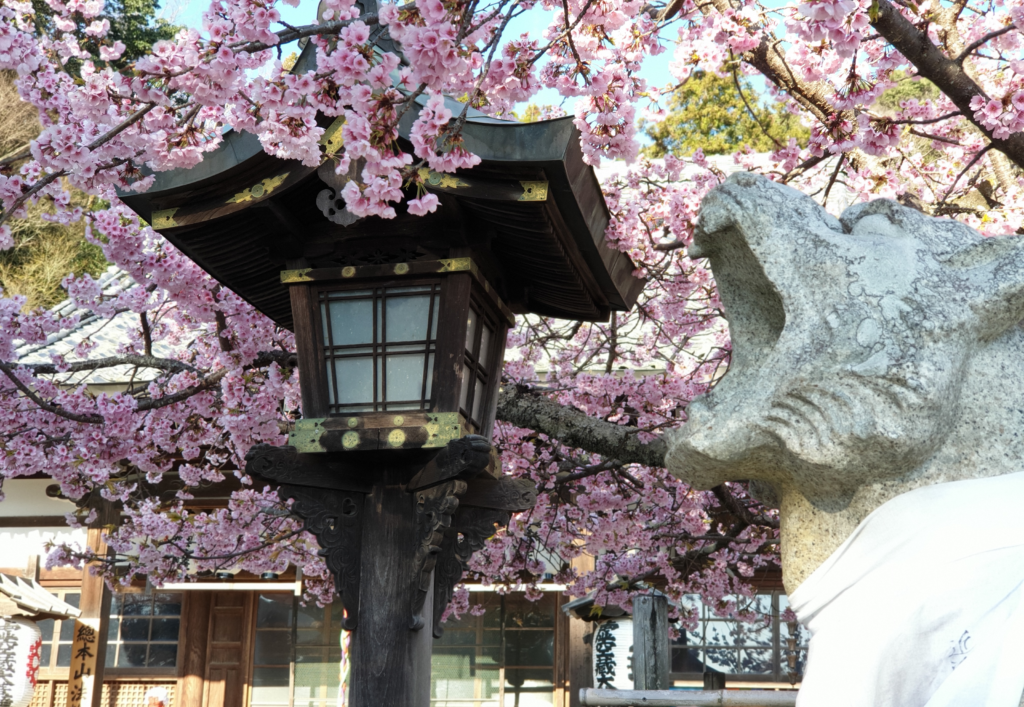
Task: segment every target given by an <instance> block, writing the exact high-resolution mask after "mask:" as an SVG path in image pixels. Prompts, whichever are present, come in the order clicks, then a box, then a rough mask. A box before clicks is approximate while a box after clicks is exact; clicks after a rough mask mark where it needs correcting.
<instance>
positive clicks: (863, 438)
mask: <svg viewBox="0 0 1024 707" xmlns="http://www.w3.org/2000/svg"><path fill="white" fill-rule="evenodd" d="M879 204H880V205H879ZM902 208H903V207H900V206H899V205H896V204H894V203H893V202H872V204H868V205H864V206H863V207H854V208H852V209H850V210H849V211H848V212H847V214H852V216H851V217H850V218H849V219H848V218H847V214H844V217H843V219H844V220H843V221H842V222H841V221H840V220H839V219H836V218H834V217H832V216H830V215H829V214H828V213H826V212H825V211H824V209H822V208H821V207H820V206H818V205H817V204H816V203H815V202H813V200H811V199H810V198H809V197H806V196H804V195H802V194H800V193H799V192H796V191H795V190H792V189H789V188H788V187H785V186H782V185H778V184H775V183H773V182H771V181H770V180H767V179H766V178H764V177H759V176H755V175H749V174H737V175H733V176H731V177H730V178H729V180H727V182H726V183H725V184H723V185H721V186H719V187H717V188H716V189H714V190H713V191H712V192H711V193H710V194H709V195H708V196H707V197H706V198H705V201H704V203H703V204H702V206H701V212H700V218H699V222H698V226H697V228H696V230H695V233H694V245H693V246H692V247H691V249H690V251H689V254H690V256H691V257H702V258H707V259H708V260H709V263H710V266H711V270H712V272H713V274H714V277H715V281H716V283H717V285H718V292H719V297H720V299H721V302H722V305H723V309H724V313H725V317H726V320H727V321H728V324H729V331H730V336H731V339H732V346H733V350H732V360H731V363H730V368H729V371H728V373H727V374H726V375H725V376H724V377H723V378H722V380H721V381H719V382H718V384H717V385H716V386H715V387H714V388H713V389H712V390H711V391H710V392H709V393H708V394H706V395H704V396H702V397H700V398H698V399H696V400H694V401H693V402H692V403H691V405H690V407H689V409H688V411H687V412H688V421H687V424H686V425H684V427H683V428H682V429H681V430H680V431H679V432H678V433H677V434H676V435H675V436H674V437H673V438H672V439H670V440H669V454H668V465H669V468H670V469H671V470H672V471H673V473H675V474H676V475H677V476H679V477H680V478H682V479H683V480H684V481H687V482H688V483H690V484H692V485H694V486H696V487H698V488H710V487H712V486H715V485H717V484H719V483H721V482H723V481H727V480H736V481H738V480H751V479H758V480H761V481H766V482H768V483H770V484H772V485H775V486H779V485H787V484H788V485H794V486H796V487H798V488H800V490H801V492H802V493H804V495H805V496H806V497H807V498H808V499H809V500H812V502H815V500H817V502H818V503H820V504H823V505H825V504H828V505H832V504H835V503H838V504H839V505H840V506H841V505H843V504H845V503H847V502H848V500H849V498H851V497H852V494H853V492H854V491H855V490H856V488H857V487H858V486H860V485H862V484H864V483H866V482H867V481H868V480H869V479H870V478H871V477H872V476H873V475H877V474H878V471H877V470H878V469H879V468H884V469H887V470H889V471H890V473H891V474H896V475H898V474H903V473H907V472H908V471H910V470H911V469H913V468H914V466H915V465H916V464H918V463H919V462H920V461H921V459H922V457H923V456H927V455H928V454H930V453H931V452H932V451H934V449H935V448H936V446H937V445H938V444H939V443H940V441H941V438H942V435H941V431H942V430H943V429H948V427H949V424H950V419H949V416H948V415H946V414H945V413H944V412H943V411H944V409H945V408H948V407H949V406H948V405H947V404H945V403H946V402H947V401H948V396H954V397H955V396H956V394H957V392H958V387H957V386H958V385H959V379H958V377H957V371H958V370H959V369H960V365H959V364H958V365H955V366H948V365H945V364H944V361H945V359H944V358H943V356H945V353H943V352H944V351H945V352H946V353H948V350H949V348H950V347H948V346H945V345H944V344H940V345H938V346H935V345H932V346H931V347H926V346H924V345H923V344H922V343H921V342H920V341H917V340H914V339H912V338H909V335H908V334H906V332H905V330H907V329H908V327H907V326H906V324H907V323H908V322H909V321H910V320H911V319H913V318H914V317H919V315H920V311H921V310H922V309H923V308H924V307H926V306H927V303H922V302H920V301H919V300H920V299H921V298H920V296H919V293H918V290H919V289H920V288H918V287H917V286H916V284H915V283H916V280H914V279H913V277H912V275H913V274H912V273H911V275H907V274H906V273H903V272H900V271H898V270H896V271H894V272H895V275H894V276H893V277H889V278H885V277H881V278H879V277H874V276H872V277H868V278H865V277H864V275H863V272H864V267H863V264H864V262H866V261H867V262H869V264H870V263H873V262H874V261H872V258H874V259H875V260H878V259H880V258H883V257H886V256H884V254H885V253H890V254H892V255H891V257H893V258H896V259H897V260H898V259H899V258H903V259H905V260H906V261H907V267H910V266H915V267H917V266H920V267H921V268H927V267H934V266H935V262H934V260H927V259H926V258H924V259H921V258H919V259H918V260H915V258H917V255H916V254H917V252H918V250H921V249H922V247H921V246H920V243H919V241H917V240H915V239H914V238H913V237H912V234H909V235H908V230H909V229H907V228H906V224H905V223H904V222H903V221H901V220H900V219H901V218H902V217H903V214H902V213H901V212H899V211H898V209H902ZM914 218H917V217H914ZM921 218H926V217H921ZM933 221H934V219H933ZM912 225H913V226H915V227H916V226H917V225H918V224H912ZM901 249H902V250H901ZM915 249H916V250H915ZM880 253H882V254H883V255H879V254H880ZM918 261H920V262H918ZM877 267H878V268H882V269H883V270H884V269H885V268H886V267H890V268H891V267H894V266H893V264H892V263H886V262H881V264H880V265H878V266H877ZM858 268H860V270H858ZM869 274H870V273H869ZM900 277H903V280H905V281H906V283H910V284H909V285H907V284H906V283H903V284H901V280H900ZM901 287H902V288H903V289H900V288H901ZM872 288H874V289H872ZM876 290H877V291H876ZM892 312H896V314H895V315H892V314H891V313H892ZM865 332H866V333H867V334H871V336H867V335H866V333H865ZM954 344H955V342H954ZM936 352H938V354H937V353H936ZM939 354H941V355H939ZM959 359H960V363H962V361H963V359H964V356H963V355H962V354H960V355H959Z"/></svg>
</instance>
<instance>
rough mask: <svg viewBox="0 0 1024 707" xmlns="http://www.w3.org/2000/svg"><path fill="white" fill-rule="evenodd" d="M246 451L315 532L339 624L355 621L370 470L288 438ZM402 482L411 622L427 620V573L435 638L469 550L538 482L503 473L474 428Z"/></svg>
mask: <svg viewBox="0 0 1024 707" xmlns="http://www.w3.org/2000/svg"><path fill="white" fill-rule="evenodd" d="M245 459H246V471H247V472H248V473H250V474H253V475H256V476H260V477H262V478H264V479H267V480H270V481H274V482H277V483H279V484H281V486H280V488H279V489H278V495H279V496H280V498H281V500H283V501H292V506H291V509H292V512H293V513H294V514H295V515H296V516H298V517H299V518H302V519H303V521H305V523H306V528H307V529H308V530H309V531H310V532H311V533H313V534H314V535H315V536H316V539H317V542H319V543H320V547H321V548H322V549H321V551H320V554H321V555H322V556H323V557H324V558H325V560H326V562H327V567H328V569H330V571H331V573H332V574H333V575H334V580H335V586H336V587H337V589H338V593H339V594H340V595H341V600H342V603H343V604H344V606H345V610H346V614H347V617H346V619H345V623H344V627H345V628H346V629H347V630H354V629H355V628H356V624H357V617H358V615H359V582H360V573H361V569H360V563H361V561H362V546H363V530H364V526H365V525H366V522H364V518H365V517H366V514H367V511H366V505H365V504H366V503H367V501H366V496H367V494H369V493H371V492H373V486H372V485H371V484H370V483H369V482H368V481H367V479H372V478H374V476H373V474H372V473H368V472H369V470H367V469H362V468H357V467H356V466H355V464H354V462H352V461H351V459H352V458H351V456H348V455H345V453H339V454H331V453H321V454H302V453H300V452H298V450H296V448H295V447H273V446H270V445H266V444H260V445H256V446H254V447H253V448H252V449H251V450H250V451H249V453H248V454H247V455H246V457H245ZM485 470H486V471H489V472H490V473H482V472H484V471H485ZM404 488H405V490H406V491H408V492H409V493H411V494H412V495H413V498H412V499H410V501H411V503H410V506H409V509H410V512H411V513H412V514H413V516H414V518H413V519H412V521H413V523H412V528H411V529H412V530H413V533H412V535H413V537H410V538H409V540H408V542H410V543H414V544H415V551H414V554H413V558H412V563H411V567H409V575H408V577H409V591H408V594H407V596H408V602H409V603H408V604H407V605H406V607H407V609H406V610H407V611H409V616H410V621H409V627H410V628H411V629H413V630H419V629H421V628H422V627H423V626H424V625H425V621H424V620H423V610H424V603H425V601H426V597H427V593H428V592H429V590H430V582H431V576H432V573H433V583H434V585H433V586H434V601H433V606H432V607H430V610H431V611H432V612H433V619H434V621H433V624H434V636H435V637H439V636H440V635H441V633H442V629H441V628H440V626H439V624H440V620H441V616H442V614H443V613H444V610H445V608H446V607H447V606H448V602H449V601H450V600H451V597H452V593H453V592H454V590H455V585H457V584H458V583H459V581H460V580H461V579H462V575H463V573H464V572H465V571H466V568H467V566H468V563H469V560H470V558H471V557H472V556H473V553H475V552H476V551H478V550H479V549H480V548H482V547H483V546H484V543H485V542H486V541H487V538H489V537H491V536H492V535H494V533H495V532H497V530H498V529H499V528H502V527H505V526H506V525H508V522H509V519H510V518H511V514H512V513H513V512H518V511H525V510H528V509H530V508H533V506H534V504H535V503H536V500H537V489H536V488H535V487H534V485H533V483H532V482H530V481H529V480H528V479H512V478H507V477H501V476H500V467H499V466H498V465H497V464H496V463H495V458H494V455H493V452H492V449H491V445H490V444H489V443H488V442H487V440H486V439H484V438H483V437H480V436H478V435H467V436H465V437H462V438H460V439H456V440H452V441H451V442H449V443H448V445H447V446H446V447H444V448H443V449H441V451H440V452H438V454H437V455H436V456H435V457H434V458H433V459H431V460H430V461H429V462H428V463H427V464H426V465H425V466H424V467H423V468H422V469H421V470H420V471H419V472H417V473H416V474H415V475H413V477H412V479H411V480H410V481H409V482H408V483H407V484H406V485H405V486H404ZM365 530H366V531H367V532H369V533H374V532H376V530H377V529H376V528H374V527H366V528H365ZM406 547H407V548H408V546H406ZM406 551H407V550H406ZM406 551H403V552H406Z"/></svg>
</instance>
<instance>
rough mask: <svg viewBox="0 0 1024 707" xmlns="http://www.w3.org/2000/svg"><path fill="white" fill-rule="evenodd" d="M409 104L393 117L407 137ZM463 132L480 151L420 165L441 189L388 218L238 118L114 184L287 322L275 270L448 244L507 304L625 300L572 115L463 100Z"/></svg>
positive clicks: (558, 310)
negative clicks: (185, 154) (132, 182)
mask: <svg viewBox="0 0 1024 707" xmlns="http://www.w3.org/2000/svg"><path fill="white" fill-rule="evenodd" d="M453 103H454V102H453ZM453 107H454V108H455V109H456V110H461V105H459V104H454V106H453ZM412 113H413V111H410V112H409V114H407V115H406V116H405V118H404V119H403V120H402V122H401V124H400V126H399V134H400V139H401V140H403V141H405V142H404V147H405V148H406V149H409V150H411V145H410V144H409V143H408V142H407V138H408V135H409V131H410V129H411V127H412V123H413V121H414V119H415V115H413V114H412ZM322 124H323V125H324V126H325V128H326V129H327V130H326V133H325V136H324V140H323V141H322V142H324V143H325V145H326V149H327V151H328V152H330V151H331V150H332V147H333V149H335V150H336V149H337V147H338V145H337V144H335V141H338V143H340V139H341V130H340V127H341V124H340V121H337V120H336V121H334V122H333V123H332V122H331V119H330V118H323V119H322ZM463 140H464V145H465V147H466V148H467V149H469V150H470V151H471V152H473V153H475V154H476V155H478V156H480V158H481V160H482V161H481V163H480V164H478V165H477V166H476V167H474V168H472V169H468V170H459V171H458V172H457V173H455V174H439V173H437V172H432V171H430V170H421V174H422V176H423V177H424V179H425V183H426V187H427V189H428V190H429V191H431V192H433V193H435V194H437V195H438V197H439V200H440V206H439V208H438V210H437V211H436V212H435V213H433V214H428V215H426V216H413V215H411V214H408V213H407V212H405V210H404V208H405V207H404V206H399V207H398V211H399V213H398V214H397V216H396V218H394V219H382V218H379V217H375V216H373V217H367V218H362V219H357V218H356V217H355V216H353V215H351V214H349V213H348V212H347V211H345V210H344V208H343V207H344V202H343V201H341V200H339V199H337V192H338V191H339V190H340V188H341V187H342V186H343V185H344V183H345V182H346V181H347V177H338V176H336V175H335V174H334V162H333V160H328V161H327V162H326V163H325V164H324V165H321V167H320V168H319V169H318V168H316V167H307V166H304V165H302V164H301V163H300V162H298V161H296V160H282V159H279V158H276V157H272V156H270V155H268V154H266V153H265V152H264V151H263V149H262V146H261V145H260V143H259V140H258V139H257V138H256V136H255V135H252V134H250V133H244V132H237V131H228V132H227V133H226V134H225V136H224V140H223V143H222V144H221V145H220V146H219V147H218V148H217V149H216V150H214V151H212V152H211V153H209V154H208V155H207V156H206V157H205V159H204V160H203V161H202V162H201V163H200V164H198V165H196V166H195V167H192V168H190V169H179V170H173V171H169V172H163V173H160V174H158V175H157V176H156V180H155V182H154V184H153V186H152V187H151V188H150V189H149V190H148V191H146V192H144V193H142V194H128V193H124V194H122V196H121V198H122V200H123V201H124V202H125V203H126V204H127V205H128V206H129V207H130V208H132V209H133V210H134V211H135V212H136V213H138V214H139V216H141V217H142V218H143V219H145V220H146V221H148V222H149V223H150V224H151V225H152V226H153V228H155V229H156V230H157V231H159V232H160V233H161V234H163V235H164V236H165V237H166V238H167V239H168V240H169V241H171V242H172V243H173V244H174V245H175V246H177V247H178V248H179V249H180V250H182V251H183V252H184V253H185V254H186V255H188V256H189V257H190V258H192V259H193V260H194V261H196V262H197V263H198V264H199V265H200V266H201V267H203V268H204V269H205V270H206V271H207V272H208V273H210V275H212V276H213V277H214V278H216V279H217V280H218V281H219V282H221V283H223V284H224V285H225V286H227V287H229V288H231V289H232V290H234V291H235V292H236V293H238V294H239V295H240V296H242V297H243V298H245V299H246V300H248V301H249V302H250V303H252V304H253V305H254V306H255V307H256V308H257V309H259V310H260V311H262V312H263V313H264V314H266V315H267V316H269V317H270V318H271V319H273V320H274V321H275V322H277V323H278V324H280V325H281V326H284V327H286V328H292V313H291V306H290V301H289V294H288V289H287V286H286V285H284V284H282V282H281V278H280V273H281V271H283V270H292V269H298V268H338V267H346V266H349V265H373V264H385V263H392V262H408V261H415V260H432V259H438V258H446V257H466V256H469V257H471V258H472V259H473V260H474V262H475V263H476V264H477V266H478V267H479V268H480V270H481V272H482V273H483V274H484V275H485V276H486V277H487V279H488V281H489V282H491V284H492V285H493V286H494V288H495V290H496V291H497V293H498V294H499V296H500V297H501V299H502V300H503V301H504V302H505V304H506V305H507V306H508V307H509V309H510V310H511V311H512V312H514V313H517V314H524V313H536V314H541V315H546V316H553V317H561V318H567V319H577V320H585V321H601V320H605V319H607V317H608V316H609V314H610V312H612V311H615V310H626V309H629V308H630V307H631V306H632V305H633V304H634V303H635V301H636V298H637V296H638V295H639V293H640V290H641V289H642V287H643V280H641V279H638V278H636V277H635V276H634V275H633V271H634V269H635V267H634V265H633V263H632V261H631V260H630V258H629V256H628V255H626V254H625V253H622V252H620V251H617V250H615V249H614V248H612V247H610V246H609V245H608V243H607V242H606V241H605V237H604V232H605V227H606V226H607V225H608V222H609V212H608V208H607V206H606V204H605V201H604V197H603V195H602V193H601V187H600V184H599V183H598V180H597V177H596V176H595V174H594V170H593V168H592V167H591V166H590V165H587V164H586V163H585V162H584V161H583V154H582V151H581V149H580V133H579V131H578V130H577V128H576V127H575V126H574V125H573V121H572V118H561V119H556V120H549V121H542V122H537V123H515V122H510V121H502V120H497V119H494V118H490V117H488V116H485V115H483V114H481V113H479V112H477V111H473V112H472V114H471V115H470V117H469V119H468V121H467V122H466V124H465V125H464V128H463Z"/></svg>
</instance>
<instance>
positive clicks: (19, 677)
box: [0, 618, 43, 707]
mask: <svg viewBox="0 0 1024 707" xmlns="http://www.w3.org/2000/svg"><path fill="white" fill-rule="evenodd" d="M42 645H43V638H42V634H40V633H39V627H38V626H36V625H35V623H33V622H32V621H27V620H25V619H3V618H0V707H28V704H29V703H30V702H31V701H32V693H33V692H34V691H35V689H36V675H37V674H38V673H39V652H40V650H41V648H42Z"/></svg>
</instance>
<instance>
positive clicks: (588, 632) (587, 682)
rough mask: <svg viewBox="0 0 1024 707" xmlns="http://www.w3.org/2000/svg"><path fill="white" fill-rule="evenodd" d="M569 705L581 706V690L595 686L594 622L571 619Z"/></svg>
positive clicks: (571, 706)
mask: <svg viewBox="0 0 1024 707" xmlns="http://www.w3.org/2000/svg"><path fill="white" fill-rule="evenodd" d="M568 643H569V646H568V648H569V670H568V673H569V686H568V689H567V690H566V692H567V693H568V697H569V699H568V707H580V690H581V689H583V688H585V687H593V686H594V623H593V622H591V621H584V620H583V619H577V618H576V617H572V618H570V619H569V641H568Z"/></svg>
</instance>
